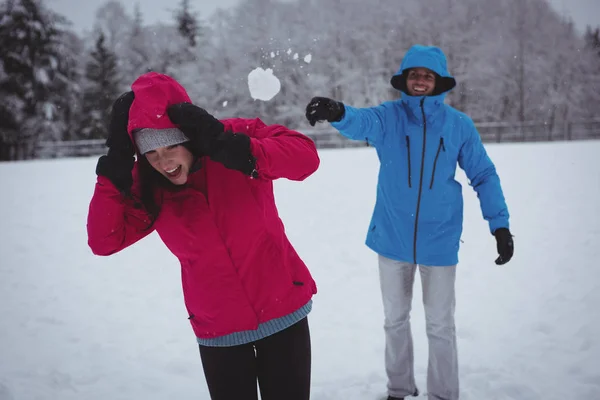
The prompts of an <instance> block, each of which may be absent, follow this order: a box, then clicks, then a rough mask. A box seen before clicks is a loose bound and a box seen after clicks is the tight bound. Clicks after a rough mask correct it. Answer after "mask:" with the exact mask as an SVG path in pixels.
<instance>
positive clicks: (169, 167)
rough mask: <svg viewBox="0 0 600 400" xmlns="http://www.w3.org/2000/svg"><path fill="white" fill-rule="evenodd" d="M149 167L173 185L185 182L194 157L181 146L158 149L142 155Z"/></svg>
mask: <svg viewBox="0 0 600 400" xmlns="http://www.w3.org/2000/svg"><path fill="white" fill-rule="evenodd" d="M144 156H145V157H146V159H147V160H148V162H149V163H150V165H151V166H152V167H153V168H154V169H155V170H157V171H158V172H160V173H161V174H162V175H163V176H164V177H166V178H167V179H168V180H170V181H171V183H173V184H174V185H183V184H185V183H186V182H187V179H188V175H189V173H190V169H191V168H192V164H193V162H194V156H193V155H192V153H190V151H189V150H188V149H187V148H186V147H185V146H182V145H179V144H176V145H173V146H165V147H159V148H157V149H156V150H152V151H149V152H147V153H145V154H144Z"/></svg>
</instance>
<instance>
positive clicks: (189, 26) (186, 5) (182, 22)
mask: <svg viewBox="0 0 600 400" xmlns="http://www.w3.org/2000/svg"><path fill="white" fill-rule="evenodd" d="M175 19H176V21H177V29H178V31H179V34H180V35H181V36H182V37H184V38H185V39H186V40H187V41H188V43H189V44H190V46H191V47H195V46H196V44H197V43H198V36H199V35H200V24H199V22H198V17H197V16H196V15H195V14H194V13H192V11H191V10H190V1H189V0H182V1H181V8H180V9H179V10H178V11H177V12H176V15H175Z"/></svg>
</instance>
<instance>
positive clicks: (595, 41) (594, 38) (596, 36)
mask: <svg viewBox="0 0 600 400" xmlns="http://www.w3.org/2000/svg"><path fill="white" fill-rule="evenodd" d="M585 44H586V47H587V48H589V49H590V50H592V51H594V52H595V53H596V54H597V55H598V57H600V27H597V28H596V29H592V27H591V26H589V25H588V27H587V28H586V30H585Z"/></svg>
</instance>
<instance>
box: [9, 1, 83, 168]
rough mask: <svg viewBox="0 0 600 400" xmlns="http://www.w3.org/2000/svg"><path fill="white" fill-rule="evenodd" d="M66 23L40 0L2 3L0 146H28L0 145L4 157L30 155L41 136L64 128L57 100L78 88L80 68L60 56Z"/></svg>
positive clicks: (53, 134) (54, 134) (52, 136)
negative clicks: (73, 81)
mask: <svg viewBox="0 0 600 400" xmlns="http://www.w3.org/2000/svg"><path fill="white" fill-rule="evenodd" d="M65 25H66V20H65V19H64V18H63V17H61V16H59V15H58V14H55V13H53V12H51V11H49V10H47V9H46V8H45V7H43V5H42V4H41V2H40V1H39V0H8V1H6V2H5V3H2V4H0V48H1V49H2V52H1V53H0V64H1V68H0V95H1V96H2V101H1V102H0V103H1V104H2V105H1V106H0V115H2V117H3V118H1V119H0V120H1V121H2V122H0V147H2V146H5V147H6V146H7V145H8V144H9V143H11V144H12V146H18V147H20V148H21V149H24V150H21V151H19V154H14V153H13V154H10V155H9V154H7V153H8V151H6V150H4V151H2V150H0V153H2V154H0V157H3V158H15V157H16V158H26V157H31V156H33V153H34V151H35V150H34V149H35V147H34V144H35V143H36V142H37V141H39V140H43V139H49V140H56V139H58V138H60V136H61V135H62V133H63V132H62V131H61V129H63V128H64V126H62V125H61V124H60V121H61V112H60V107H59V106H60V104H59V103H58V102H57V101H58V99H59V98H60V97H61V96H63V95H66V94H67V92H68V91H70V90H74V87H73V85H72V84H71V83H70V82H69V76H72V75H71V74H72V72H73V71H74V68H75V67H76V66H75V64H74V63H69V62H63V61H64V60H61V57H62V56H64V55H65V53H64V52H61V43H62V42H63V40H64V38H65V37H66V35H67V32H66V29H65ZM25 147H26V148H25Z"/></svg>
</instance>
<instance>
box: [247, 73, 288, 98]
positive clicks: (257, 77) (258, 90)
mask: <svg viewBox="0 0 600 400" xmlns="http://www.w3.org/2000/svg"><path fill="white" fill-rule="evenodd" d="M248 89H250V96H252V98H253V99H254V100H262V101H269V100H271V99H272V98H273V97H275V95H277V93H279V90H280V89H281V82H280V81H279V79H277V77H276V76H275V75H273V70H272V69H271V68H267V69H266V70H264V69H262V68H260V67H259V68H255V69H254V70H252V71H251V72H250V73H249V74H248Z"/></svg>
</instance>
